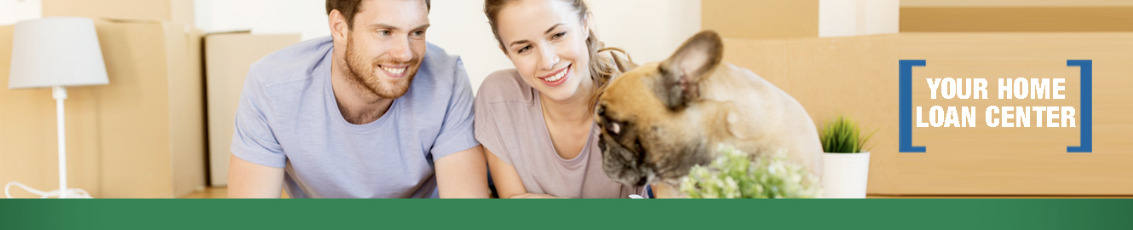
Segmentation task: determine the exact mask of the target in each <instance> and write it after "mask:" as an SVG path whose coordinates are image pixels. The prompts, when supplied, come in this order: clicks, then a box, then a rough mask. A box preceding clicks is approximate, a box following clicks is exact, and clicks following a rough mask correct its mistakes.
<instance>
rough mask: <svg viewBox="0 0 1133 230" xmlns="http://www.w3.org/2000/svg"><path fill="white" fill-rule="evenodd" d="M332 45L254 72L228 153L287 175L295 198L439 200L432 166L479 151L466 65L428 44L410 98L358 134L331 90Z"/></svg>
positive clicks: (301, 51)
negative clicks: (455, 155)
mask: <svg viewBox="0 0 1133 230" xmlns="http://www.w3.org/2000/svg"><path fill="white" fill-rule="evenodd" d="M333 48H334V46H333V45H332V42H331V38H330V37H322V38H317V39H312V40H309V41H304V42H302V43H299V44H295V45H292V46H290V47H287V48H284V49H283V50H280V51H277V52H275V53H272V54H270V55H268V56H266V57H264V58H263V59H260V60H259V61H257V62H256V63H255V64H252V66H251V69H250V70H249V71H248V78H247V80H245V82H244V89H243V92H241V95H240V104H239V107H238V109H237V111H236V131H235V134H234V135H233V138H232V153H233V154H234V155H235V156H236V157H239V158H240V159H243V160H245V161H248V162H252V163H255V164H259V165H264V166H270V167H277V168H278V167H283V168H284V171H285V174H286V175H285V177H284V183H285V184H284V186H285V188H286V189H287V192H288V194H289V195H290V196H291V197H295V198H307V197H312V198H315V197H340V198H435V197H437V189H436V187H437V185H436V184H437V183H436V177H435V176H434V169H433V162H434V160H436V159H440V158H442V157H445V156H447V155H449V154H452V153H455V152H458V151H462V150H466V149H469V148H472V147H476V146H477V145H479V144H478V143H477V142H476V140H475V138H474V137H473V133H472V121H473V116H472V102H473V96H472V86H471V84H470V83H469V81H468V74H467V73H465V71H464V66H463V64H462V63H461V61H460V59H459V58H458V57H455V56H450V55H448V54H447V53H445V51H444V50H443V49H441V48H440V47H437V46H435V45H433V44H428V48H427V49H426V54H425V57H424V60H423V61H422V64H421V67H420V70H418V72H417V75H416V77H415V78H414V79H413V82H412V83H411V84H410V87H409V91H408V92H407V93H406V94H405V95H403V96H402V97H399V98H397V99H395V100H394V102H393V104H392V105H391V106H390V108H389V111H388V112H386V113H385V114H384V115H382V117H381V118H379V119H378V120H376V121H374V122H371V123H368V124H361V125H355V124H351V123H349V122H347V121H346V120H345V119H344V118H343V117H342V113H341V112H340V111H339V109H338V104H337V102H336V100H335V97H334V91H333V90H331V83H330V82H331V75H330V73H331V53H332V50H333Z"/></svg>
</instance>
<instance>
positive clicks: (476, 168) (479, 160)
mask: <svg viewBox="0 0 1133 230" xmlns="http://www.w3.org/2000/svg"><path fill="white" fill-rule="evenodd" d="M435 163H436V167H437V190H439V192H440V195H441V198H488V195H489V191H488V176H487V174H488V171H487V166H486V165H485V163H484V152H483V151H481V150H480V146H479V145H477V146H475V147H472V148H469V149H465V150H462V151H459V152H456V153H453V154H449V155H447V156H444V157H441V159H437V160H436V162H435Z"/></svg>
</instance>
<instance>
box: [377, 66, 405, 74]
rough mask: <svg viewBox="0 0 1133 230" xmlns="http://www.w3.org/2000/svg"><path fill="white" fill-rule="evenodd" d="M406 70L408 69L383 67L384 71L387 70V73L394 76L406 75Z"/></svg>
mask: <svg viewBox="0 0 1133 230" xmlns="http://www.w3.org/2000/svg"><path fill="white" fill-rule="evenodd" d="M405 69H406V68H386V67H382V70H385V71H386V72H389V73H392V74H401V73H404V72H405Z"/></svg>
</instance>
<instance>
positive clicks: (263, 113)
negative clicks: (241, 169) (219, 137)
mask: <svg viewBox="0 0 1133 230" xmlns="http://www.w3.org/2000/svg"><path fill="white" fill-rule="evenodd" d="M256 74H257V73H256V72H255V71H249V72H248V78H247V79H246V80H244V89H243V91H241V93H240V103H239V105H237V107H236V122H235V126H236V127H235V131H234V133H233V134H232V147H231V150H232V154H233V155H235V156H236V157H239V158H240V159H243V160H245V161H248V162H252V163H255V164H258V165H263V166H269V167H276V168H282V167H283V166H285V165H286V163H287V157H286V156H285V155H284V154H283V147H282V146H280V145H279V141H278V140H276V138H275V134H274V133H273V132H272V129H271V125H270V123H269V121H268V117H270V114H268V112H269V110H266V109H265V108H267V107H268V106H269V105H268V102H267V98H268V95H267V93H266V92H265V90H264V85H263V84H261V82H260V78H259V77H258V76H256Z"/></svg>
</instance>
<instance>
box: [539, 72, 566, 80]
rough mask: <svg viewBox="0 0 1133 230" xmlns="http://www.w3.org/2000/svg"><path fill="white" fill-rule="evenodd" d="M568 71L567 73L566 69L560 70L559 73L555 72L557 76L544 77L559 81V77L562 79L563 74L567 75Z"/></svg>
mask: <svg viewBox="0 0 1133 230" xmlns="http://www.w3.org/2000/svg"><path fill="white" fill-rule="evenodd" d="M566 73H567V71H566V70H563V71H559V74H555V76H551V77H548V78H543V80H544V81H548V82H553V81H558V80H559V79H562V78H563V76H566Z"/></svg>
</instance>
